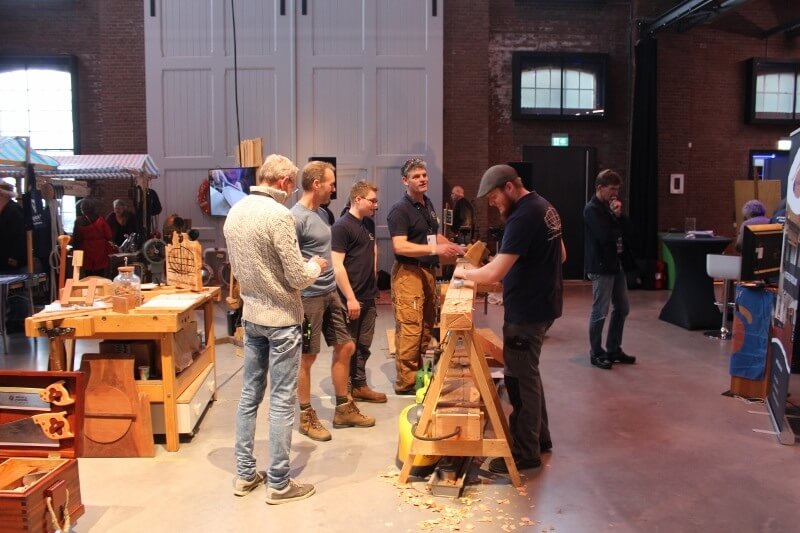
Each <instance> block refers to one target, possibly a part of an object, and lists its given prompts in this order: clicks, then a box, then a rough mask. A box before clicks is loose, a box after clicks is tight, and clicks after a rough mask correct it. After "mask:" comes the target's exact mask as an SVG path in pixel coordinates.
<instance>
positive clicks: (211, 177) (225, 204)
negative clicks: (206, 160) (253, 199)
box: [208, 167, 258, 217]
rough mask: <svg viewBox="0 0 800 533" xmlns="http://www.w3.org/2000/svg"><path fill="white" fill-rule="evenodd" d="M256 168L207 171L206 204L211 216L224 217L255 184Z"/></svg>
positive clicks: (213, 169)
mask: <svg viewBox="0 0 800 533" xmlns="http://www.w3.org/2000/svg"><path fill="white" fill-rule="evenodd" d="M256 170H258V168H257V167H234V168H212V169H209V171H208V204H209V206H210V207H211V215H212V216H216V217H224V216H226V215H227V214H228V211H230V208H231V207H232V206H233V205H234V204H235V203H236V202H238V201H239V200H241V199H242V198H244V197H245V196H247V195H248V194H250V187H251V186H253V185H255V184H256Z"/></svg>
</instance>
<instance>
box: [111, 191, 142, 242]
mask: <svg viewBox="0 0 800 533" xmlns="http://www.w3.org/2000/svg"><path fill="white" fill-rule="evenodd" d="M113 206H114V210H113V211H112V212H111V213H109V214H108V215H107V216H106V223H107V224H108V227H109V228H111V242H113V243H114V245H115V246H119V245H121V244H122V242H123V241H124V240H125V235H130V234H131V233H136V216H135V215H134V214H133V211H131V210H129V209H128V203H127V202H126V201H125V200H123V199H122V198H117V199H116V200H114V204H113Z"/></svg>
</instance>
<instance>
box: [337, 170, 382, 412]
mask: <svg viewBox="0 0 800 533" xmlns="http://www.w3.org/2000/svg"><path fill="white" fill-rule="evenodd" d="M348 203H350V210H349V211H348V212H347V213H345V214H344V215H342V216H341V217H339V220H337V221H336V223H335V224H334V225H333V227H332V228H331V258H332V259H333V272H334V274H335V276H336V284H337V285H338V286H339V293H340V295H341V297H342V300H343V302H344V304H345V307H346V311H347V318H348V319H349V323H348V329H349V330H350V335H351V336H352V337H353V340H354V341H355V343H356V350H355V353H354V354H353V356H352V357H351V358H350V387H351V391H350V394H351V396H352V397H353V400H356V401H363V402H372V403H386V395H385V394H384V393H382V392H377V391H375V390H373V389H371V388H370V387H369V385H367V371H366V366H367V359H369V356H370V347H371V346H372V337H373V336H374V335H375V318H376V317H377V310H376V307H375V298H376V296H377V295H378V286H377V283H376V279H375V278H376V273H377V269H378V244H377V241H376V240H375V220H374V217H375V211H376V210H377V209H378V188H377V187H375V185H372V184H371V183H368V182H366V181H363V180H362V181H358V182H356V183H355V185H353V187H352V188H351V189H350V201H349V202H348Z"/></svg>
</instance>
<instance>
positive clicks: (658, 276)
mask: <svg viewBox="0 0 800 533" xmlns="http://www.w3.org/2000/svg"><path fill="white" fill-rule="evenodd" d="M666 281H667V272H666V269H665V268H664V261H656V271H655V281H654V283H653V288H654V289H656V290H660V289H663V288H664V286H665V283H666Z"/></svg>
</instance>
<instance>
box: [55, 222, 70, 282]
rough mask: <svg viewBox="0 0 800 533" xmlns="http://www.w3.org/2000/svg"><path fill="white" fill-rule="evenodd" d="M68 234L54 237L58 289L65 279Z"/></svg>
mask: <svg viewBox="0 0 800 533" xmlns="http://www.w3.org/2000/svg"><path fill="white" fill-rule="evenodd" d="M69 239H70V237H69V235H59V236H58V238H57V239H56V240H57V241H58V250H59V256H58V259H59V261H58V289H59V290H61V289H63V288H64V283H65V282H66V279H67V244H69Z"/></svg>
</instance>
